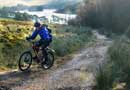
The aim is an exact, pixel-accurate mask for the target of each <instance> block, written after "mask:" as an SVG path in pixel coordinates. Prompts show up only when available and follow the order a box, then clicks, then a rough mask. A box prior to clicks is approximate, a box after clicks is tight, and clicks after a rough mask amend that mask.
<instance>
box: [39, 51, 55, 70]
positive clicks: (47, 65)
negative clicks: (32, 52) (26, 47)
mask: <svg viewBox="0 0 130 90" xmlns="http://www.w3.org/2000/svg"><path fill="white" fill-rule="evenodd" d="M53 64H54V54H53V53H52V52H47V56H46V57H45V61H44V62H42V63H41V66H42V68H43V69H45V70H47V69H50V68H51V67H52V66H53Z"/></svg>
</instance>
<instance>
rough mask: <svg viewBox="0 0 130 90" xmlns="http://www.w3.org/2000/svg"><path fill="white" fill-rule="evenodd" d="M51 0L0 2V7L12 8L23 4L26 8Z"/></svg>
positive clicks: (4, 0) (0, 0) (9, 0)
mask: <svg viewBox="0 0 130 90" xmlns="http://www.w3.org/2000/svg"><path fill="white" fill-rule="evenodd" d="M49 1H51V0H0V6H14V5H17V4H23V5H27V6H33V5H43V4H45V3H47V2H49Z"/></svg>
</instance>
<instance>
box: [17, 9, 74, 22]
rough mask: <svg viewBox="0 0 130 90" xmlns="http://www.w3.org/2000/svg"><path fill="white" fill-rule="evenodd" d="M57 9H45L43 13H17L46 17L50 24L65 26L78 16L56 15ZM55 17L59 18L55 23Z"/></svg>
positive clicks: (25, 11) (26, 11) (24, 11)
mask: <svg viewBox="0 0 130 90" xmlns="http://www.w3.org/2000/svg"><path fill="white" fill-rule="evenodd" d="M55 11H56V9H44V10H43V11H28V10H23V11H17V12H20V13H28V14H30V15H37V16H38V17H46V18H47V19H48V21H49V22H54V23H59V24H65V23H67V22H68V20H70V19H73V18H76V14H62V13H55ZM54 16H55V17H58V21H54Z"/></svg>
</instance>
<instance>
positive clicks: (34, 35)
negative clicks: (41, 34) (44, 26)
mask: <svg viewBox="0 0 130 90" xmlns="http://www.w3.org/2000/svg"><path fill="white" fill-rule="evenodd" d="M37 34H38V30H35V31H34V32H33V33H32V36H30V37H29V38H30V39H35V38H36V36H37Z"/></svg>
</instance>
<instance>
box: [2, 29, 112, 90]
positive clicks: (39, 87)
mask: <svg viewBox="0 0 130 90" xmlns="http://www.w3.org/2000/svg"><path fill="white" fill-rule="evenodd" d="M93 33H94V35H95V36H96V37H97V40H96V43H94V44H92V45H91V46H89V47H86V49H84V50H81V51H80V52H79V53H78V54H75V55H74V56H73V59H72V60H69V61H68V62H67V63H65V64H64V65H62V66H61V67H59V68H53V69H51V70H48V71H43V70H40V69H39V70H32V71H30V72H24V73H22V72H17V71H16V72H11V73H6V74H1V75H0V85H1V84H2V85H6V86H9V87H11V88H12V89H13V90H91V88H92V87H93V86H94V85H95V83H94V75H95V74H96V69H97V68H98V66H99V64H101V63H103V62H105V61H106V56H107V55H106V52H107V49H108V47H109V45H110V44H111V41H109V40H107V38H105V36H103V35H100V34H98V33H97V32H95V31H94V32H93Z"/></svg>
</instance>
